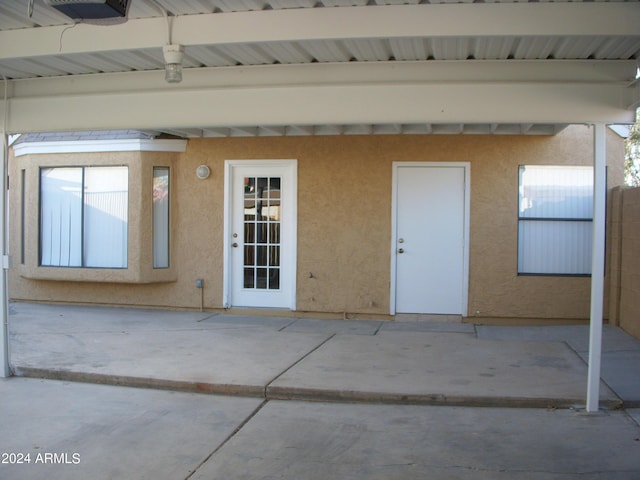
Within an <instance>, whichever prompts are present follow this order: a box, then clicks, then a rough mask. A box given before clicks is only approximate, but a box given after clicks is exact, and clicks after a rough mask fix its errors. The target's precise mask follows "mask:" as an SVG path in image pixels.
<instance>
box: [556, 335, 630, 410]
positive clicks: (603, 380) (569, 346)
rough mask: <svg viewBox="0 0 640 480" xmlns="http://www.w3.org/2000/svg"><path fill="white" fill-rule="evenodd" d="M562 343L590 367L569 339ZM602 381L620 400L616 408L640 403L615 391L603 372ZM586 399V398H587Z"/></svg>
mask: <svg viewBox="0 0 640 480" xmlns="http://www.w3.org/2000/svg"><path fill="white" fill-rule="evenodd" d="M560 343H564V344H565V345H566V346H567V348H569V350H571V351H572V352H573V353H574V354H575V355H576V356H577V357H578V359H579V360H580V361H581V362H582V363H583V364H584V365H585V366H586V367H587V368H589V362H588V361H586V360H585V359H584V357H583V356H582V355H580V352H579V351H578V350H576V349H575V348H573V346H571V343H569V342H568V341H567V340H563V341H562V342H560ZM600 383H601V384H602V385H604V386H605V387H607V388H608V389H609V390H611V393H613V394H614V395H615V397H616V398H617V399H618V400H619V404H618V405H617V406H615V407H614V408H618V409H619V408H633V405H634V404H640V401H638V402H635V401H627V402H625V401H624V400H623V399H622V397H620V395H618V393H617V392H616V391H615V389H614V388H613V387H612V386H611V385H609V384H608V383H607V382H606V380H605V379H604V378H603V376H602V374H600ZM585 401H586V399H585ZM600 404H601V405H602V404H603V402H602V400H600Z"/></svg>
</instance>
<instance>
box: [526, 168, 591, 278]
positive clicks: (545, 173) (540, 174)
mask: <svg viewBox="0 0 640 480" xmlns="http://www.w3.org/2000/svg"><path fill="white" fill-rule="evenodd" d="M518 207H519V208H518V273H519V274H523V275H527V274H530V275H590V274H591V241H592V221H593V168H592V167H575V166H537V165H536V166H528V165H527V166H521V167H520V171H519V201H518Z"/></svg>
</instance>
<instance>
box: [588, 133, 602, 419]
mask: <svg viewBox="0 0 640 480" xmlns="http://www.w3.org/2000/svg"><path fill="white" fill-rule="evenodd" d="M605 128H606V127H605V125H604V124H602V123H597V124H595V125H594V136H593V144H594V148H593V250H592V256H591V259H592V261H591V320H590V329H589V369H588V381H587V408H586V410H587V412H597V411H598V408H599V402H600V362H601V357H602V317H603V303H604V260H605V259H604V256H605V228H606V226H605V204H606V197H607V185H606V130H605Z"/></svg>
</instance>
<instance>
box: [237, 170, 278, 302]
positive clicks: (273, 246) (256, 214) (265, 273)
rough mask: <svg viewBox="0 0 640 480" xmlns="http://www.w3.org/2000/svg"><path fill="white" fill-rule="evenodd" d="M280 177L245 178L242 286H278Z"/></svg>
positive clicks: (257, 287) (259, 288)
mask: <svg viewBox="0 0 640 480" xmlns="http://www.w3.org/2000/svg"><path fill="white" fill-rule="evenodd" d="M281 185H282V181H281V177H260V176H255V177H253V176H251V177H246V176H245V177H244V221H243V222H244V226H243V235H244V262H243V269H244V283H243V286H244V288H245V289H254V290H279V289H280V229H281V222H282V218H281V214H282V206H281V203H280V199H281Z"/></svg>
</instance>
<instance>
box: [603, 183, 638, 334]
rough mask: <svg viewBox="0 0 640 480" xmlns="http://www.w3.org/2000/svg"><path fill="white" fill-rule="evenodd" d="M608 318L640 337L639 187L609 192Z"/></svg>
mask: <svg viewBox="0 0 640 480" xmlns="http://www.w3.org/2000/svg"><path fill="white" fill-rule="evenodd" d="M611 199H612V201H611V208H610V217H611V222H610V223H611V230H610V232H611V233H610V244H611V257H610V259H611V262H610V264H611V267H610V275H609V277H610V282H611V297H610V298H609V320H610V322H611V323H612V324H615V325H619V326H621V327H622V328H623V329H624V330H626V331H627V332H629V333H631V334H632V335H634V336H635V337H636V338H640V188H629V189H625V188H616V189H614V191H613V192H612V195H611Z"/></svg>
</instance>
